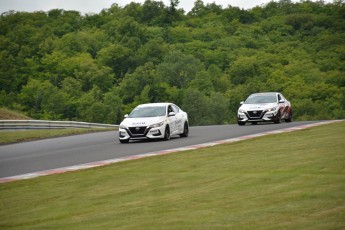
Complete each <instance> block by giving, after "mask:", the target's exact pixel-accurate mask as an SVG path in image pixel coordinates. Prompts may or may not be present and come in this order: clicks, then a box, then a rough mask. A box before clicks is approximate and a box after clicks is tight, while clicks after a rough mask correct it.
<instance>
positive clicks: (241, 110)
mask: <svg viewBox="0 0 345 230" xmlns="http://www.w3.org/2000/svg"><path fill="white" fill-rule="evenodd" d="M238 112H239V113H245V112H246V111H245V110H244V109H239V110H238Z"/></svg>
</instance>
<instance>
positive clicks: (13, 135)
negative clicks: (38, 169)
mask: <svg viewBox="0 0 345 230" xmlns="http://www.w3.org/2000/svg"><path fill="white" fill-rule="evenodd" d="M115 129H117V128H80V129H77V128H72V129H43V130H20V131H1V132H0V144H10V143H17V142H22V141H32V140H38V139H45V138H52V137H61V136H69V135H77V134H84V133H91V132H104V131H111V130H115Z"/></svg>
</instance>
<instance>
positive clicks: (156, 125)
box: [150, 121, 164, 128]
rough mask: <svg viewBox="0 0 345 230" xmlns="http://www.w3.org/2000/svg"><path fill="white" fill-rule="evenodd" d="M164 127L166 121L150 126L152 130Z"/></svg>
mask: <svg viewBox="0 0 345 230" xmlns="http://www.w3.org/2000/svg"><path fill="white" fill-rule="evenodd" d="M162 125H164V121H162V122H159V123H156V124H153V125H150V128H158V127H161V126H162Z"/></svg>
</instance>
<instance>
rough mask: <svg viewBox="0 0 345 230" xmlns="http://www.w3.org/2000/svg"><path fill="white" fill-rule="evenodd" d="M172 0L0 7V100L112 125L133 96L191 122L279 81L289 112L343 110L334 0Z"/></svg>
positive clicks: (275, 87) (208, 120)
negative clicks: (88, 9)
mask: <svg viewBox="0 0 345 230" xmlns="http://www.w3.org/2000/svg"><path fill="white" fill-rule="evenodd" d="M178 4H179V1H178V0H171V1H170V5H168V6H167V5H164V3H163V2H160V1H152V0H146V1H145V2H144V3H142V4H140V3H130V4H128V5H126V6H124V7H120V6H119V5H117V4H113V5H112V6H111V7H110V8H109V9H104V10H103V11H102V12H100V13H99V14H86V15H82V14H81V13H79V12H77V11H64V10H61V9H54V10H51V11H48V12H41V11H40V12H34V13H27V12H6V13H3V14H2V15H1V17H0V86H1V89H0V90H1V92H0V106H1V107H6V108H9V109H14V110H17V111H23V112H24V113H25V114H27V115H28V116H30V117H32V118H36V119H52V120H76V121H89V122H100V123H112V124H118V123H119V122H120V121H121V120H122V118H123V115H124V114H125V113H128V112H129V111H131V109H132V108H133V107H134V106H136V105H137V104H140V103H147V102H164V101H169V102H174V103H176V104H178V105H179V106H181V107H182V108H183V109H184V110H185V111H187V112H188V113H189V117H190V123H191V124H192V125H207V124H226V123H233V122H235V120H236V113H237V109H238V106H239V102H240V101H242V100H244V99H245V98H246V97H247V96H248V95H249V94H251V93H253V92H260V91H280V92H282V93H283V94H284V95H285V97H287V98H288V99H289V100H290V101H291V102H292V105H293V108H294V119H299V120H309V119H310V120H314V119H339V118H344V117H345V4H344V1H342V0H341V1H334V2H333V3H327V4H326V3H324V2H323V1H317V2H311V1H301V2H299V3H293V2H292V1H290V0H281V1H278V2H273V1H272V2H270V3H268V4H266V5H263V6H258V7H255V8H253V9H250V10H243V9H240V8H237V7H232V6H228V7H226V8H223V7H221V6H219V5H217V4H215V3H212V4H204V3H203V1H201V0H197V1H195V3H194V7H193V9H192V10H191V11H190V12H184V11H183V10H182V9H180V8H178Z"/></svg>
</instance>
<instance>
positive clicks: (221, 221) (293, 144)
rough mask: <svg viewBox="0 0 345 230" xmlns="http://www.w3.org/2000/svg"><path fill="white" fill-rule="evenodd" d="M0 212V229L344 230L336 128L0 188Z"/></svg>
mask: <svg viewBox="0 0 345 230" xmlns="http://www.w3.org/2000/svg"><path fill="white" fill-rule="evenodd" d="M153 144H154V143H153ZM95 154H97V153H95ZM0 208H1V209H0V229H311V230H314V229H345V122H339V123H334V124H330V125H323V126H319V127H314V128H310V129H307V130H301V131H295V132H291V133H285V134H277V135H269V136H265V137H259V138H255V139H251V140H246V141H241V142H236V143H232V144H225V145H219V146H215V147H211V148H204V149H200V150H194V151H186V152H180V153H173V154H169V155H164V156H158V157H149V158H145V159H139V160H134V161H128V162H122V163H117V164H113V165H110V166H106V167H99V168H94V169H90V170H83V171H79V172H73V173H66V174H60V175H53V176H45V177H40V178H36V179H30V180H23V181H17V182H11V183H6V184H0Z"/></svg>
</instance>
